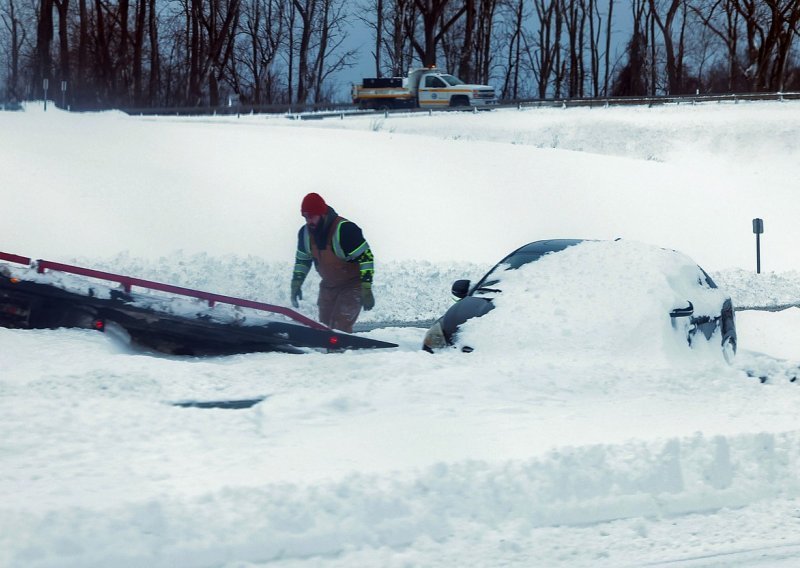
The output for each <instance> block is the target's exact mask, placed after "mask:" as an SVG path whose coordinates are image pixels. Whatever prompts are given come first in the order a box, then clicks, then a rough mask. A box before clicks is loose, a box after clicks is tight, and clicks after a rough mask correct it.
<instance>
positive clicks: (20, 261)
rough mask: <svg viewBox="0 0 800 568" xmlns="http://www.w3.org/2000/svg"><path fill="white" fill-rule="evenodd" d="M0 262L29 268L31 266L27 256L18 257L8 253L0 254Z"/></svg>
mask: <svg viewBox="0 0 800 568" xmlns="http://www.w3.org/2000/svg"><path fill="white" fill-rule="evenodd" d="M0 260H5V261H8V262H15V263H17V264H25V265H27V266H30V264H31V259H30V258H28V257H27V256H19V255H18V254H11V253H8V252H0Z"/></svg>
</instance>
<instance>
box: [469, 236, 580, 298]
mask: <svg viewBox="0 0 800 568" xmlns="http://www.w3.org/2000/svg"><path fill="white" fill-rule="evenodd" d="M579 242H581V241H580V240H578V239H574V240H573V239H563V240H551V241H537V242H535V243H530V244H527V245H525V246H524V247H521V248H519V249H517V250H515V251H514V252H512V253H511V254H509V255H508V256H507V257H505V258H504V259H503V260H501V261H500V262H498V263H497V265H496V266H495V267H494V268H492V269H491V270H490V271H489V272H487V273H486V276H484V277H483V278H481V279H480V281H478V283H477V284H476V285H475V287H474V288H473V289H472V294H480V295H482V294H487V293H489V294H491V293H496V292H500V290H499V289H497V288H495V286H496V285H497V284H498V283H499V282H500V280H501V279H502V275H501V273H502V272H504V271H506V270H516V269H517V268H519V267H520V266H524V265H526V264H528V263H530V262H534V261H536V260H539V259H540V258H542V257H543V256H544V255H546V254H548V253H551V252H558V251H560V250H564V249H565V248H567V247H568V246H572V245H576V244H578V243H579Z"/></svg>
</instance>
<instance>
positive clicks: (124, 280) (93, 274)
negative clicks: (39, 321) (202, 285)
mask: <svg viewBox="0 0 800 568" xmlns="http://www.w3.org/2000/svg"><path fill="white" fill-rule="evenodd" d="M0 260H6V261H9V262H15V263H18V264H25V265H28V266H31V259H30V258H26V257H24V256H19V255H16V254H10V253H5V252H0ZM36 270H37V272H39V273H40V274H44V271H45V270H56V271H58V272H67V273H69V274H77V275H79V276H87V277H89V278H98V279H100V280H108V281H110V282H118V283H119V284H122V286H123V288H124V289H125V291H126V292H130V291H131V288H132V287H133V286H137V287H139V288H147V289H150V290H158V291H160V292H168V293H170V294H177V295H180V296H189V297H191V298H199V299H201V300H206V301H207V302H208V305H209V306H212V307H213V306H214V304H216V303H220V304H230V305H233V306H241V307H243V308H252V309H254V310H261V311H265V312H272V313H276V314H281V315H283V316H286V317H288V318H290V319H292V320H294V321H296V322H298V323H302V324H304V325H307V326H309V327H311V328H314V329H322V330H327V329H329V328H328V327H326V326H324V325H322V324H321V323H319V322H317V321H314V320H312V319H311V318H307V317H306V316H304V315H303V314H300V313H298V312H296V311H294V310H292V309H289V308H284V307H283V306H274V305H272V304H265V303H263V302H255V301H253V300H245V299H243V298H234V297H233V296H224V295H222V294H214V293H211V292H203V291H202V290H192V289H191V288H183V287H181V286H172V285H171V284H163V283H161V282H153V281H152V280H143V279H141V278H133V277H131V276H123V275H121V274H113V273H111V272H103V271H101V270H92V269H90V268H82V267H80V266H72V265H70V264H62V263H60V262H52V261H49V260H37V261H36Z"/></svg>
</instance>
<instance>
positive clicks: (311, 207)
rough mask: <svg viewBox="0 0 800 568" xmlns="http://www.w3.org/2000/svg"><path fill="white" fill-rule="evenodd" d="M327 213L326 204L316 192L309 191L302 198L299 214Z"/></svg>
mask: <svg viewBox="0 0 800 568" xmlns="http://www.w3.org/2000/svg"><path fill="white" fill-rule="evenodd" d="M327 213H328V204H327V203H325V200H324V199H322V197H321V196H320V195H319V194H318V193H309V194H308V195H306V196H305V197H304V198H303V203H302V204H301V205H300V214H301V215H326V214H327Z"/></svg>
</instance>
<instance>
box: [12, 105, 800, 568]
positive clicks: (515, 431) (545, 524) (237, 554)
mask: <svg viewBox="0 0 800 568" xmlns="http://www.w3.org/2000/svg"><path fill="white" fill-rule="evenodd" d="M798 132H800V104H798V103H793V102H792V103H751V104H738V105H737V104H709V105H696V106H689V105H686V106H683V105H681V106H664V107H656V108H650V109H648V108H595V109H536V110H528V111H516V110H508V111H493V112H485V113H483V112H482V113H477V114H472V113H458V114H433V115H430V116H429V115H427V114H417V115H398V116H395V115H392V116H388V117H384V115H382V114H376V115H375V116H367V117H349V118H346V119H338V118H334V119H326V120H314V121H301V120H289V119H287V118H286V117H264V116H243V117H240V118H236V117H207V118H176V117H172V118H152V117H128V116H125V115H123V114H120V113H101V114H74V115H73V114H66V113H60V112H58V111H55V110H54V109H53V107H52V106H48V110H47V112H43V109H42V108H41V106H37V105H29V106H28V107H27V108H26V111H25V112H22V113H0V169H2V172H3V176H2V184H1V185H0V207H2V209H1V210H2V213H3V217H2V218H3V225H2V232H0V250H1V251H4V252H11V253H16V254H22V255H26V256H31V257H34V258H44V259H48V260H54V261H60V262H72V263H79V264H82V265H84V266H89V267H92V268H97V269H101V270H111V271H114V272H120V273H123V274H130V275H134V276H139V277H142V278H148V279H153V280H159V281H164V282H168V283H172V284H177V285H182V286H190V287H193V288H200V289H204V290H208V291H213V292H219V293H224V294H231V295H237V296H243V297H247V298H252V299H256V300H260V301H264V302H269V303H274V304H281V305H288V303H289V298H288V292H289V279H290V276H291V267H292V264H293V255H294V247H295V235H296V232H297V229H298V228H299V226H300V223H301V221H302V219H301V217H300V215H299V203H300V200H301V199H302V197H303V195H305V194H306V193H307V192H309V191H317V192H319V193H321V194H322V195H323V196H324V197H325V198H326V200H327V201H328V202H329V203H330V204H332V205H333V206H334V207H335V208H336V209H337V210H338V211H339V212H340V213H341V214H343V215H344V216H346V217H349V218H351V219H352V220H354V221H356V222H357V223H359V224H360V225H361V226H362V228H363V229H364V232H365V235H366V236H367V238H368V239H369V241H370V243H371V245H372V248H373V250H374V251H375V254H376V281H375V286H374V289H375V295H376V300H377V305H376V308H375V309H374V310H373V311H372V312H370V313H368V314H364V315H363V317H362V318H361V320H360V322H361V324H362V325H364V326H369V327H377V329H374V330H372V331H368V332H363V333H365V335H368V336H370V337H375V338H378V339H385V340H388V341H392V342H395V343H398V344H399V345H400V347H399V348H397V349H395V350H390V351H375V352H348V353H341V354H326V353H309V354H305V355H284V354H269V353H265V354H250V355H240V356H233V357H219V358H202V359H194V358H182V357H166V356H157V355H154V354H152V353H145V352H142V351H138V350H135V349H131V348H130V347H128V346H125V345H123V344H121V343H118V342H116V341H115V340H114V339H113V338H111V337H109V336H107V335H103V334H98V333H94V332H89V331H79V330H64V329H61V330H49V331H18V330H8V329H2V328H0V432H1V433H2V437H0V493H1V494H2V495H3V499H2V500H0V566H3V567H6V566H8V567H14V568H16V567H25V568H27V567H107V566H142V567H145V566H147V567H150V566H164V567H167V566H170V567H171V566H181V567H183V566H186V567H226V568H233V567H236V568H245V567H248V568H255V567H280V568H290V567H291V568H295V567H296V568H301V567H302V568H310V567H315V566H325V567H328V566H331V567H351V566H370V567H372V566H374V567H407V566H426V567H444V566H448V567H449V566H520V567H522V566H592V567H594V566H642V565H655V566H731V565H745V566H781V567H783V566H795V565H797V564H798V563H799V562H800V536H798V535H800V475H799V474H798V472H800V425H798V417H800V379H798V377H800V308H797V307H791V308H788V309H783V310H780V311H766V310H765V308H778V307H785V306H787V305H792V304H800V272H799V271H800V257H798V255H797V252H796V243H798V242H800V223H797V221H796V217H797V213H798V211H799V210H800V197H798V195H800V194H798V191H797V190H798V187H797V186H798V182H797V163H798V161H799V160H800V136H798V135H797V133H798ZM754 217H760V218H763V219H764V224H765V234H764V235H763V238H762V271H763V272H762V274H760V275H757V274H755V273H754V272H755V270H754V269H755V238H754V235H753V234H752V231H751V219H752V218H754ZM618 237H619V238H622V239H623V241H621V243H622V244H621V245H620V246H619V251H620V252H619V256H618V259H617V260H618V261H619V262H620V263H623V266H624V263H625V262H627V261H628V259H630V257H631V256H635V253H636V251H638V250H644V248H646V247H647V245H655V246H658V247H665V248H671V249H676V250H679V251H681V252H683V253H686V254H687V255H689V256H690V257H691V258H693V259H694V260H695V261H697V262H698V263H699V264H700V265H702V266H703V267H704V268H705V269H706V270H707V271H708V272H709V274H711V275H712V277H713V278H714V279H715V280H716V281H717V283H718V284H719V285H720V286H721V287H722V288H723V289H724V290H725V291H726V292H727V293H728V294H730V295H731V297H732V298H733V301H734V304H735V305H737V306H739V307H748V308H760V309H748V310H744V311H739V312H738V313H737V329H738V332H739V346H740V349H739V354H738V356H737V358H736V361H735V363H734V364H733V365H727V364H726V363H725V362H724V361H723V359H722V357H721V355H720V353H719V352H718V351H717V350H716V349H712V348H710V347H708V346H699V347H697V348H695V349H688V348H685V349H679V348H676V344H672V345H667V343H662V342H659V341H654V336H656V335H659V334H660V333H661V332H662V331H663V330H662V329H661V328H660V327H659V326H661V325H662V324H659V323H658V322H653V321H652V320H649V319H647V318H645V319H643V320H642V322H643V325H644V324H647V326H648V327H646V329H647V330H648V333H635V331H636V330H635V329H633V330H632V329H631V325H632V322H637V321H639V319H640V318H641V316H642V314H646V313H647V312H646V311H645V310H646V308H647V306H648V305H649V303H651V302H654V301H656V300H657V301H661V300H662V298H661V296H660V295H657V294H653V293H652V291H653V290H658V288H656V287H654V288H652V289H651V288H648V289H647V290H643V289H642V288H641V287H640V286H637V284H636V283H637V282H638V280H637V279H635V278H632V279H631V281H630V282H617V283H614V285H613V286H611V285H607V284H606V285H604V281H603V277H604V270H603V267H602V266H593V265H592V264H591V263H590V262H586V263H582V264H580V265H579V266H576V269H575V270H574V271H569V272H568V273H566V274H561V273H559V272H552V273H549V274H547V278H545V279H543V280H541V281H540V282H539V283H538V286H539V288H538V289H537V290H536V293H537V297H540V296H541V297H543V298H550V297H552V298H556V300H554V301H553V303H554V304H557V305H553V307H552V309H549V310H543V311H542V313H536V314H535V321H534V322H531V321H528V320H527V319H526V318H509V319H507V320H506V321H503V322H499V323H500V324H501V325H497V324H498V322H494V327H492V326H491V325H488V323H491V321H490V320H489V316H487V318H485V319H486V322H487V327H486V329H488V330H491V329H495V330H499V332H498V333H497V334H494V335H493V338H494V339H496V340H487V341H486V342H485V344H484V348H483V349H477V350H476V351H475V352H474V353H470V354H463V353H459V352H455V351H448V352H444V353H440V354H437V355H429V354H427V353H424V352H421V351H420V350H419V347H420V344H421V341H422V336H423V335H424V333H425V327H423V326H422V324H421V323H417V324H416V325H413V322H424V321H428V320H431V319H433V318H436V317H438V316H439V315H441V313H442V312H443V311H444V310H445V309H447V307H448V306H449V305H450V302H451V299H450V294H449V288H450V284H451V283H452V281H453V280H455V279H457V278H462V277H464V278H472V279H475V278H479V277H480V276H481V275H482V274H483V273H485V272H486V270H488V268H490V267H491V266H492V265H493V264H494V263H495V262H496V261H497V260H499V259H500V258H501V257H503V256H505V254H507V253H508V252H510V251H511V250H513V249H514V248H516V247H518V246H520V245H522V244H524V243H527V242H530V241H533V240H538V239H543V238H588V239H614V238H618ZM637 266H642V265H637ZM645 268H647V267H646V266H645ZM648 274H650V273H648ZM651 275H652V274H651ZM317 283H318V279H317V278H315V277H310V278H309V280H308V281H307V282H306V284H305V287H304V293H305V296H304V297H305V300H304V301H303V302H302V303H301V308H300V309H301V311H302V312H303V313H305V314H306V315H309V316H311V317H315V315H316V311H315V306H314V298H315V287H316V284H317ZM604 290H607V293H608V295H607V296H603V292H604ZM566 291H568V292H569V294H568V295H566V294H564V292H566ZM591 294H597V295H598V296H597V297H604V298H605V299H604V300H603V301H602V302H600V303H597V304H592V302H591V301H590V300H591V298H593V297H595V296H592V295H591ZM654 296H658V298H654ZM587 306H595V307H596V308H597V309H593V310H592V311H591V315H592V316H594V317H590V318H587V317H585V315H586V310H587ZM497 311H498V312H499V311H500V310H497ZM527 311H528V312H529V311H530V310H527ZM525 313H526V310H524V309H523V310H521V311H520V314H525ZM490 315H491V314H490ZM409 322H412V325H410V326H408V325H406V326H404V327H400V326H399V324H400V323H404V324H408V323H409ZM666 326H669V321H668V318H667V321H666ZM641 329H645V327H643V328H641ZM587 330H588V331H589V332H592V333H593V336H594V337H601V338H602V341H600V342H598V343H597V344H595V345H587V343H586V342H585V341H584V340H583V339H582V338H584V339H585V337H588V336H589V335H587ZM659 337H660V335H659ZM499 338H502V341H501V340H499ZM598 346H601V347H602V349H600V348H597V347H598ZM253 398H263V402H261V403H259V404H256V405H255V406H253V407H251V408H248V409H239V410H229V409H204V408H191V407H190V408H185V407H181V406H176V403H185V402H189V401H219V400H239V399H253Z"/></svg>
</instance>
